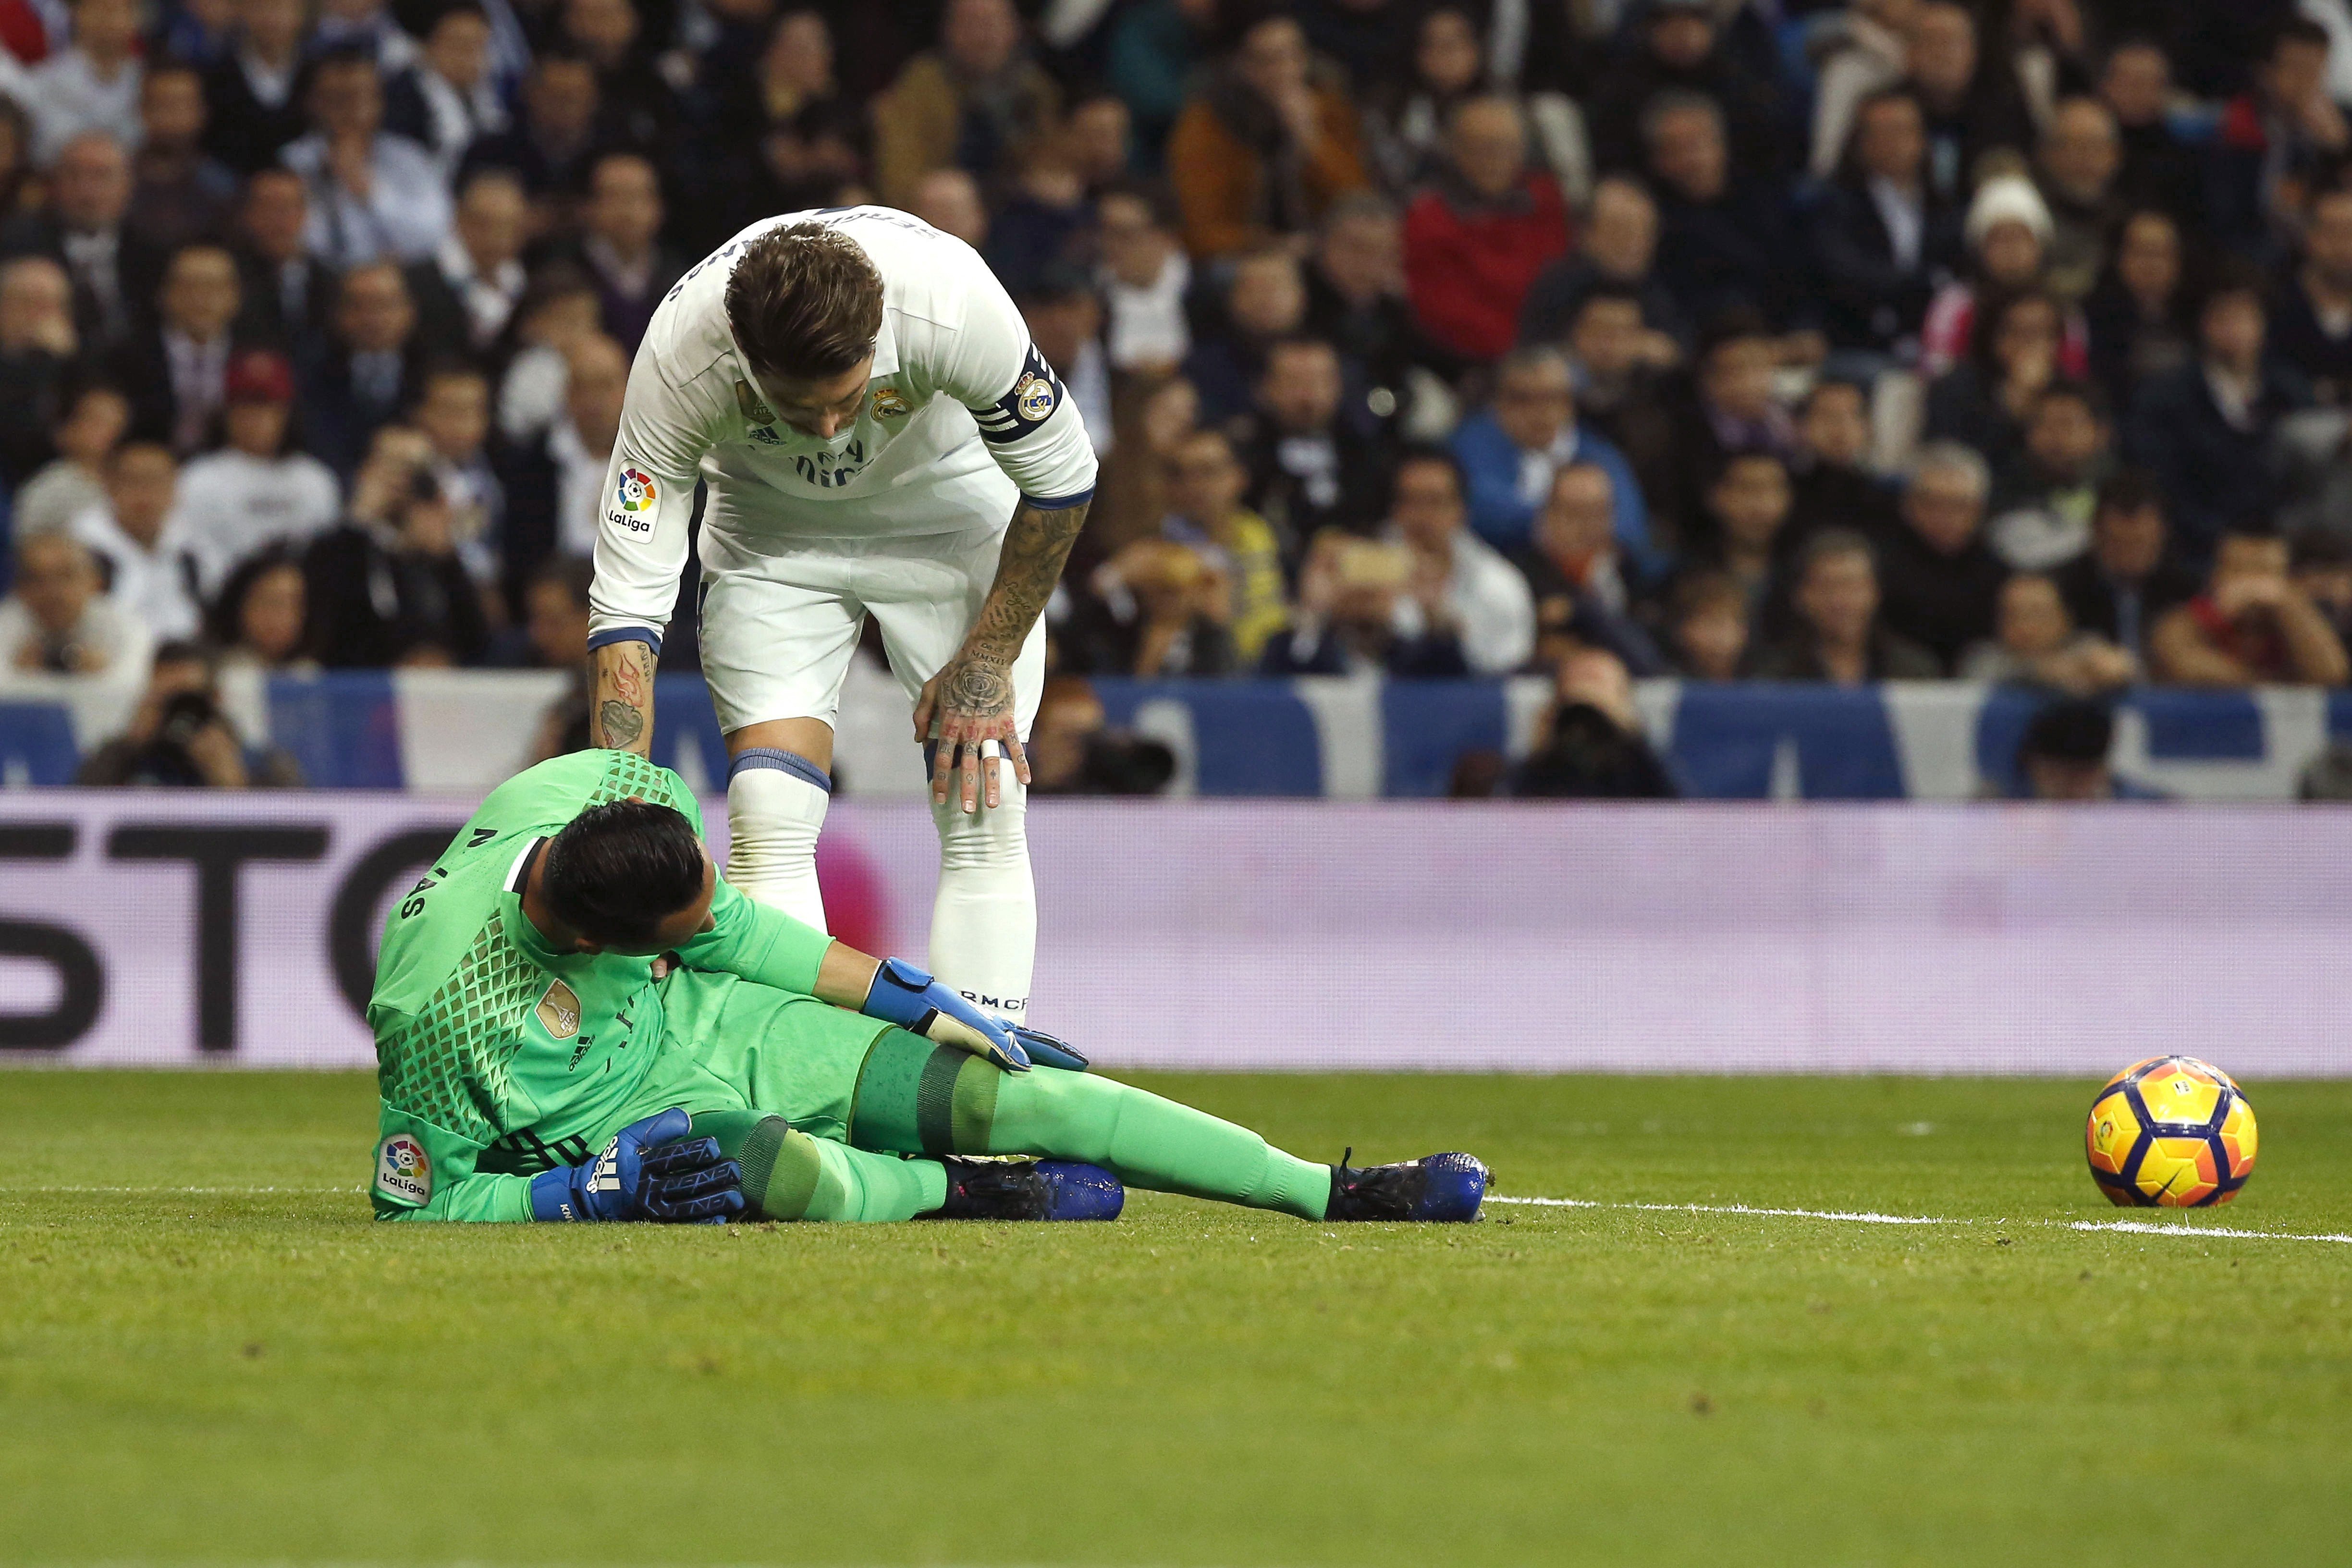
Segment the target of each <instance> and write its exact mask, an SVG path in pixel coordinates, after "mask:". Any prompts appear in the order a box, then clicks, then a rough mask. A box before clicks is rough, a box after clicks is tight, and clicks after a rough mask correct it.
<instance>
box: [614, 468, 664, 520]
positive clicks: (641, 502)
mask: <svg viewBox="0 0 2352 1568" xmlns="http://www.w3.org/2000/svg"><path fill="white" fill-rule="evenodd" d="M655 498H656V490H655V489H654V478H653V476H652V475H651V474H648V473H646V471H645V470H644V469H643V468H623V469H622V470H621V480H620V483H619V484H618V485H616V486H615V487H614V501H615V502H617V503H618V504H619V506H620V509H621V510H623V511H643V510H646V508H647V507H649V506H651V505H653V504H654V500H655Z"/></svg>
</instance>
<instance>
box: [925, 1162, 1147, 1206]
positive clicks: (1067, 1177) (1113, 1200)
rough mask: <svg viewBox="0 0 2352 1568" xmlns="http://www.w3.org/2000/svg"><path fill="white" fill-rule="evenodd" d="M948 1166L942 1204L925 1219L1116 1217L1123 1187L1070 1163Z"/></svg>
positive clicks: (1097, 1169) (1123, 1201)
mask: <svg viewBox="0 0 2352 1568" xmlns="http://www.w3.org/2000/svg"><path fill="white" fill-rule="evenodd" d="M940 1163H941V1164H943V1165H945V1166H946V1167H947V1168H948V1201H947V1202H946V1203H944V1204H942V1205H940V1207H939V1208H938V1209H937V1210H935V1211H934V1212H933V1213H932V1214H930V1215H929V1216H927V1217H929V1218H931V1219H1117V1218H1118V1215H1119V1211H1120V1210H1121V1209H1123V1208H1125V1207H1126V1206H1127V1189H1126V1188H1125V1187H1123V1186H1121V1185H1119V1181H1118V1177H1117V1176H1114V1175H1112V1174H1111V1173H1109V1172H1108V1171H1106V1170H1104V1169H1103V1168H1102V1167H1101V1166H1100V1165H1083V1164H1080V1163H1078V1162H1076V1161H1075V1160H1019V1161H1007V1160H964V1159H958V1158H956V1157H955V1156H953V1155H950V1156H949V1157H948V1158H946V1159H944V1160H942V1161H940Z"/></svg>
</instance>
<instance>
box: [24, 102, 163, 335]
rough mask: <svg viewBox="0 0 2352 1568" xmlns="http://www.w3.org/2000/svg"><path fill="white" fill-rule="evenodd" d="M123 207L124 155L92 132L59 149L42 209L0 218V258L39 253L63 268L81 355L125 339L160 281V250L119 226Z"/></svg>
mask: <svg viewBox="0 0 2352 1568" xmlns="http://www.w3.org/2000/svg"><path fill="white" fill-rule="evenodd" d="M130 206H131V162H130V158H129V156H128V155H127V154H126V153H124V152H123V150H122V144H121V142H117V141H115V140H114V138H113V137H111V136H110V135H108V134H107V133H106V132H102V131H91V132H84V133H83V134H81V135H79V136H77V137H75V138H74V139H73V140H72V141H70V142H67V143H66V145H65V150H64V151H63V152H61V153H58V158H57V163H56V164H55V165H54V166H53V167H52V168H51V169H50V171H49V205H48V208H47V210H46V211H37V210H27V211H21V212H18V213H17V214H16V215H15V216H12V217H9V218H8V219H6V220H5V222H0V257H14V256H46V257H47V258H50V259H51V260H53V261H56V262H58V264H60V265H61V266H63V267H64V268H65V269H66V275H67V276H68V278H69V279H72V281H73V300H74V331H75V333H76V334H77V335H78V337H79V340H80V342H81V346H82V351H83V352H84V353H110V352H111V351H112V350H113V349H114V347H115V346H116V345H117V344H119V343H121V342H125V341H126V340H128V339H129V338H130V336H131V332H132V331H133V330H134V329H135V328H136V327H137V326H138V324H139V321H140V319H141V318H142V317H143V316H144V315H145V314H146V313H147V311H148V310H151V309H152V307H153V304H154V300H155V287H156V285H157V284H158V283H159V282H160V281H162V279H163V252H162V251H160V250H158V249H156V248H155V247H153V246H152V245H149V244H148V243H147V242H146V241H145V240H142V239H141V238H140V237H138V236H137V235H135V234H130V233H127V232H125V231H124V229H123V226H122V219H123V215H124V214H125V213H126V212H128V211H129V210H130Z"/></svg>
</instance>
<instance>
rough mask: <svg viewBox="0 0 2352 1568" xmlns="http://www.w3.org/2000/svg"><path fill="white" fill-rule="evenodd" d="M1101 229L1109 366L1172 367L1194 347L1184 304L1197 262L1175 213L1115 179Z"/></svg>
mask: <svg viewBox="0 0 2352 1568" xmlns="http://www.w3.org/2000/svg"><path fill="white" fill-rule="evenodd" d="M1095 235H1096V239H1097V244H1098V245H1099V247H1100V248H1101V251H1102V263H1101V266H1100V268H1099V269H1098V270H1097V273H1096V277H1095V281H1096V286H1097V288H1099V289H1101V290H1102V300H1103V349H1104V353H1106V354H1107V355H1108V358H1109V361H1110V367H1111V369H1113V370H1114V371H1122V372H1126V373H1129V374H1137V375H1147V376H1150V375H1166V374H1170V373H1171V372H1172V371H1174V370H1175V368H1176V367H1177V366H1178V365H1180V364H1181V363H1184V357H1185V355H1187V354H1188V353H1191V352H1192V324H1191V322H1190V321H1188V320H1187V318H1186V316H1185V311H1184V298H1185V294H1186V292H1187V291H1188V290H1189V289H1191V288H1192V263H1191V262H1190V261H1189V260H1187V259H1186V258H1185V256H1184V247H1183V245H1182V243H1181V241H1179V240H1178V239H1177V237H1176V230H1175V226H1174V224H1173V222H1172V220H1171V216H1170V215H1168V214H1167V213H1165V212H1163V211H1162V210H1161V207H1160V203H1159V201H1158V200H1157V199H1156V198H1155V197H1154V196H1153V195H1150V193H1148V192H1146V191H1144V190H1141V189H1139V188H1135V187H1114V188H1113V189H1110V190H1108V191H1105V192H1104V193H1103V194H1102V195H1101V196H1100V197H1099V198H1097V201H1096V203H1095ZM1087 428H1088V429H1089V430H1091V429H1092V428H1093V426H1087Z"/></svg>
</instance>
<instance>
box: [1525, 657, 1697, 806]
mask: <svg viewBox="0 0 2352 1568" xmlns="http://www.w3.org/2000/svg"><path fill="white" fill-rule="evenodd" d="M1510 793H1511V794H1513V795H1521V796H1527V797H1530V798H1538V799H1555V800H1558V799H1580V800H1671V799H1673V798H1674V797H1675V795H1678V794H1679V793H1680V792H1679V791H1678V790H1676V789H1675V784H1674V777H1673V775H1672V774H1671V773H1668V772H1667V771H1666V765H1665V763H1664V762H1663V761H1662V760H1661V759H1660V758H1659V756H1658V753H1657V752H1656V751H1655V750H1654V749H1653V748H1652V746H1651V745H1650V741H1649V737H1648V736H1646V735H1644V734H1643V732H1642V720H1641V715H1640V713H1639V712H1638V711H1636V710H1635V709H1634V707H1633V683H1632V681H1631V680H1630V679H1628V678H1627V673H1626V669H1625V666H1624V665H1623V664H1622V662H1620V661H1619V659H1618V658H1617V657H1616V656H1615V655H1614V654H1611V653H1606V652H1603V651H1601V649H1599V648H1584V649H1580V650H1579V651H1577V652H1575V653H1572V654H1570V655H1569V656H1568V657H1567V658H1563V659H1561V660H1560V662H1559V671H1558V673H1557V675H1556V676H1555V678H1554V680H1553V700H1552V706H1551V710H1550V712H1549V713H1548V714H1547V715H1546V716H1545V719H1544V731H1543V741H1542V743H1541V744H1540V745H1538V747H1537V748H1536V749H1535V750H1534V751H1533V752H1529V753H1528V756H1526V757H1525V758H1523V759H1522V760H1521V761H1520V763H1519V764H1518V766H1517V768H1515V769H1513V770H1512V773H1511V779H1510Z"/></svg>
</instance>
